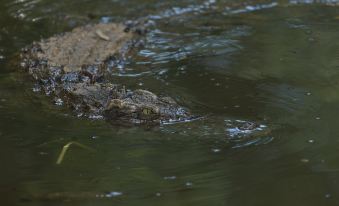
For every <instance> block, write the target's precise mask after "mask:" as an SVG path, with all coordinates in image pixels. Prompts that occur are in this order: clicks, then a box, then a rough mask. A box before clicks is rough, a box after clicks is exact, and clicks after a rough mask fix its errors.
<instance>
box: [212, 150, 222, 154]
mask: <svg viewBox="0 0 339 206" xmlns="http://www.w3.org/2000/svg"><path fill="white" fill-rule="evenodd" d="M220 151H221V149H212V152H214V153H218V152H220Z"/></svg>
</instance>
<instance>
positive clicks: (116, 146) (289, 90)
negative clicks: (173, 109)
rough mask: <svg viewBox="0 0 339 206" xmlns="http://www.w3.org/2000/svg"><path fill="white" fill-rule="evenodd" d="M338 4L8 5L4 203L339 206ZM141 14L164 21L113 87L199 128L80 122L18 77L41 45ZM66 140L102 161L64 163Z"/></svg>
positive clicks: (2, 73) (4, 18)
mask: <svg viewBox="0 0 339 206" xmlns="http://www.w3.org/2000/svg"><path fill="white" fill-rule="evenodd" d="M337 4H338V1H333V0H328V1H325V0H319V1H309V0H305V1H301V0H300V1H292V0H291V1H284V0H282V1H268V0H258V1H233V0H232V1H226V0H225V1H221V0H219V1H212V0H210V1H204V0H201V1H193V0H185V1H176V0H171V1H161V2H159V1H155V0H151V1H136V0H128V1H118V0H113V1H107V0H100V1H95V2H94V1H87V0H86V1H72V2H60V1H50V0H46V1H39V0H22V1H9V0H7V1H4V2H3V4H2V5H1V6H0V112H1V115H0V138H1V141H2V142H1V146H0V148H1V149H0V154H1V155H0V162H1V168H2V170H1V172H0V174H1V175H0V201H1V205H34V206H35V205H112V204H119V205H120V204H124V205H197V204H200V205H338V204H339V197H338V180H339V179H338V178H339V176H338V174H339V173H338V171H339V167H338V165H339V161H338V158H337V154H338V146H339V141H338V132H339V130H338V126H337V122H338V120H337V117H338V114H337V113H338V112H337V111H339V106H338V105H339V104H338V101H339V98H338V97H339V96H338V88H339V86H338V77H339V75H338V68H337V67H338V64H339V58H338V48H339V45H338V43H337V42H338V41H337V38H338V33H339V29H338V27H337V24H338V9H339V7H337V6H336V5H337ZM140 17H146V18H149V19H152V21H153V22H154V25H153V26H152V27H151V30H150V32H149V33H148V34H147V36H146V39H145V46H144V48H142V49H141V50H139V51H137V52H136V53H135V54H132V55H131V57H130V58H129V59H127V61H126V62H122V63H121V66H120V67H119V68H117V69H116V70H114V71H112V74H113V75H112V81H114V82H117V83H123V84H126V85H127V86H128V87H131V88H142V89H149V90H152V91H154V92H155V93H158V94H166V95H169V96H171V97H173V98H175V99H176V100H177V101H178V102H180V104H182V105H184V106H186V107H188V108H190V109H191V110H192V112H193V113H194V114H196V115H197V116H199V117H201V118H197V119H195V120H194V121H189V122H185V123H175V124H169V125H161V126H159V127H153V128H147V127H132V128H126V127H119V126H111V125H109V124H107V123H106V122H104V121H102V120H88V119H81V118H78V117H75V116H74V115H73V114H72V113H71V111H69V110H68V109H67V108H65V107H63V106H62V105H61V104H62V103H61V102H60V101H55V102H54V103H56V104H57V105H55V104H53V102H52V103H51V99H50V98H49V97H46V96H42V95H39V93H34V92H33V91H32V90H34V89H36V88H35V87H34V85H33V84H32V83H31V81H30V79H29V78H27V77H26V76H25V75H24V74H21V73H20V72H16V71H14V69H13V68H12V67H11V66H10V65H12V62H11V61H13V58H14V57H13V56H14V54H15V52H17V51H18V50H19V49H20V48H21V47H23V46H25V45H26V44H29V43H30V42H32V41H34V40H39V39H40V38H43V37H49V36H51V35H53V34H55V33H60V32H64V31H68V30H70V29H72V28H74V27H76V26H79V25H83V24H87V23H95V22H100V21H101V22H112V21H125V20H128V19H136V18H140ZM58 104H59V105H58ZM60 105H61V106H60ZM70 141H77V142H81V144H84V145H87V146H90V147H91V148H93V149H95V150H96V152H95V153H90V152H88V151H86V150H82V149H81V148H76V147H74V148H70V150H69V151H68V152H67V154H66V156H65V159H64V161H63V163H62V164H61V165H59V166H58V165H56V164H55V161H56V159H57V157H58V155H59V153H60V151H61V149H62V147H63V146H64V145H65V144H67V143H68V142H70Z"/></svg>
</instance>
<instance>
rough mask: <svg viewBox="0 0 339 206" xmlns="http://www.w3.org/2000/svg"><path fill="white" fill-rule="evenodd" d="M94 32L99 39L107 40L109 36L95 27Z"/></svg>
mask: <svg viewBox="0 0 339 206" xmlns="http://www.w3.org/2000/svg"><path fill="white" fill-rule="evenodd" d="M95 34H96V35H98V36H99V37H100V38H101V39H103V40H105V41H109V37H108V36H107V35H106V34H104V33H103V32H102V31H101V30H100V29H97V30H96V31H95Z"/></svg>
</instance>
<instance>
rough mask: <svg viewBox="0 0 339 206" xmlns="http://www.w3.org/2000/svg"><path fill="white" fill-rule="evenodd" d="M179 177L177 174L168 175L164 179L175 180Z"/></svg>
mask: <svg viewBox="0 0 339 206" xmlns="http://www.w3.org/2000/svg"><path fill="white" fill-rule="evenodd" d="M175 179H177V177H176V176H167V177H164V180H175Z"/></svg>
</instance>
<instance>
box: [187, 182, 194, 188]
mask: <svg viewBox="0 0 339 206" xmlns="http://www.w3.org/2000/svg"><path fill="white" fill-rule="evenodd" d="M185 185H186V187H192V186H193V183H192V182H186V183H185Z"/></svg>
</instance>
